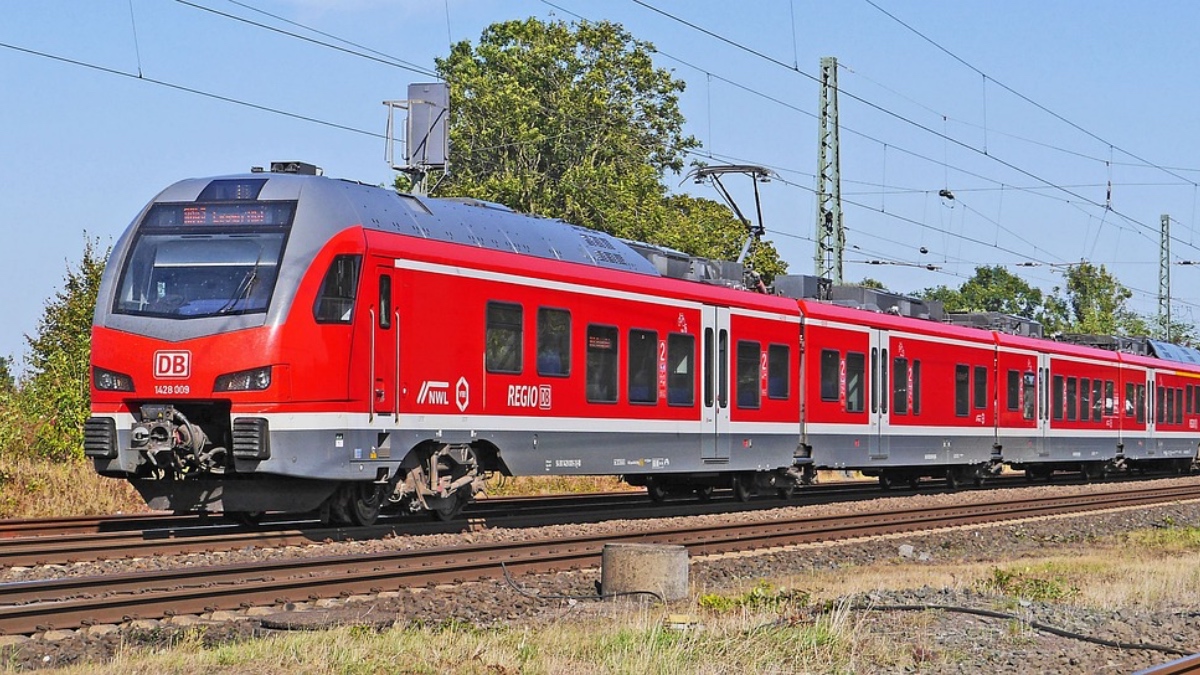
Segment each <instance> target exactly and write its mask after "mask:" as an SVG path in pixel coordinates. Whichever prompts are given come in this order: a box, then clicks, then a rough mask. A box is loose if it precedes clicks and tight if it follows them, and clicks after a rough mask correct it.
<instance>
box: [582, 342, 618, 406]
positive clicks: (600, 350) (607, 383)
mask: <svg viewBox="0 0 1200 675" xmlns="http://www.w3.org/2000/svg"><path fill="white" fill-rule="evenodd" d="M618 339H619V338H618V336H617V329H616V327H614V326H588V329H587V387H586V388H587V400H588V402H589V403H616V402H617V340H618Z"/></svg>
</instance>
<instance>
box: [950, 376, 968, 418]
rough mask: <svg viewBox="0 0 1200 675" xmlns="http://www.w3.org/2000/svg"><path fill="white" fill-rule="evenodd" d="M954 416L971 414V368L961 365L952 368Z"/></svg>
mask: <svg viewBox="0 0 1200 675" xmlns="http://www.w3.org/2000/svg"><path fill="white" fill-rule="evenodd" d="M954 414H955V415H958V416H959V417H966V416H967V415H970V414H971V367H970V366H967V365H963V364H961V363H960V364H958V365H956V366H954Z"/></svg>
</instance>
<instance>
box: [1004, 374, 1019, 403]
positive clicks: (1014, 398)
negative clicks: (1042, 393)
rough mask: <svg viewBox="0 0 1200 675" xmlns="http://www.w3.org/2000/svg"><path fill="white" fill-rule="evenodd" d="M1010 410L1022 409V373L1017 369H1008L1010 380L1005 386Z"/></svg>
mask: <svg viewBox="0 0 1200 675" xmlns="http://www.w3.org/2000/svg"><path fill="white" fill-rule="evenodd" d="M1005 391H1006V393H1007V394H1008V396H1007V401H1008V409H1009V410H1020V409H1021V373H1018V372H1017V371H1015V370H1010V371H1008V382H1007V386H1006V388H1005Z"/></svg>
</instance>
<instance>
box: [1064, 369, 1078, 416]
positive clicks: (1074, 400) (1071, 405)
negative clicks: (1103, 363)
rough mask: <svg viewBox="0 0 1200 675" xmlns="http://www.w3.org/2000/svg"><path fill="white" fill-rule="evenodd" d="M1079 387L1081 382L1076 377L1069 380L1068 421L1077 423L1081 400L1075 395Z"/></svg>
mask: <svg viewBox="0 0 1200 675" xmlns="http://www.w3.org/2000/svg"><path fill="white" fill-rule="evenodd" d="M1078 387H1079V380H1078V379H1077V378H1074V377H1068V378H1067V421H1068V422H1073V421H1075V417H1076V416H1077V415H1078V413H1079V398H1078V397H1077V396H1076V395H1075V392H1076V391H1077V389H1078Z"/></svg>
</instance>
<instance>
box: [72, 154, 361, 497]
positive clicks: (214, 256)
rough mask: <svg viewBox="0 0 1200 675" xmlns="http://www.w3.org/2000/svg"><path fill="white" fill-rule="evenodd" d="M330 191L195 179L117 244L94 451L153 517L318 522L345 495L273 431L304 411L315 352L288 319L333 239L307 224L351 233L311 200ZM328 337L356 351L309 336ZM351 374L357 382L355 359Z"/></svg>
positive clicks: (102, 332) (268, 179) (96, 380)
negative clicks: (304, 377) (263, 515)
mask: <svg viewBox="0 0 1200 675" xmlns="http://www.w3.org/2000/svg"><path fill="white" fill-rule="evenodd" d="M317 181H320V182H321V183H329V182H332V181H330V180H329V179H323V178H318V177H316V176H304V175H285V174H274V173H270V174H267V173H261V174H254V173H252V174H247V175H245V176H234V177H230V178H220V179H193V180H186V181H182V182H180V183H177V184H175V185H173V186H171V187H169V188H167V189H166V190H164V191H163V192H162V193H161V194H159V195H158V197H156V198H155V200H154V201H153V202H151V203H150V204H149V205H148V206H147V207H146V208H145V209H144V210H143V212H142V213H141V214H140V216H139V217H138V219H136V220H135V221H134V223H133V224H132V225H131V226H130V228H129V229H128V230H127V231H126V232H125V234H124V235H123V236H122V237H121V239H120V241H118V243H117V245H116V246H115V248H114V250H113V253H112V256H111V258H110V260H109V263H108V267H107V268H106V270H105V273H104V277H103V280H102V282H101V287H100V292H99V298H98V301H97V308H96V313H95V318H94V325H93V329H92V388H91V396H92V417H91V418H90V419H89V420H88V421H87V423H86V428H85V448H84V449H85V454H86V455H87V456H88V457H90V458H92V459H93V460H94V462H95V466H96V470H97V471H98V472H99V473H101V474H103V475H106V476H112V477H119V478H125V479H128V480H129V481H130V482H131V483H132V484H133V485H134V486H135V487H136V488H137V489H138V491H139V492H140V493H141V494H142V496H143V497H144V498H145V499H146V501H147V502H148V503H149V504H150V506H151V507H153V508H159V509H166V510H174V511H226V512H233V513H238V514H243V515H248V514H254V513H257V512H261V511H265V510H287V511H305V510H310V509H312V508H316V507H317V506H319V505H320V504H321V502H323V501H324V500H325V499H326V498H327V497H328V496H329V493H330V492H331V491H332V490H333V489H334V485H333V483H330V482H328V481H313V480H305V478H311V477H312V476H313V475H320V474H321V472H322V471H321V469H322V467H319V466H314V465H311V464H306V463H297V462H296V461H295V459H294V457H293V458H291V461H287V458H285V457H281V456H280V452H279V450H278V449H275V451H274V453H273V449H272V447H271V437H272V434H271V433H270V432H271V429H270V426H271V420H272V418H279V417H280V416H281V413H289V412H294V411H293V410H289V408H288V406H289V405H294V402H295V397H293V396H292V395H291V393H292V392H291V381H292V379H293V373H292V370H293V368H295V364H294V363H293V362H294V361H295V359H294V358H293V354H292V353H293V352H295V351H297V350H301V351H304V350H305V347H303V346H299V345H296V344H295V342H296V340H295V339H294V338H291V337H289V336H288V333H289V330H288V329H286V328H285V325H286V317H287V316H288V313H289V310H290V308H291V307H292V306H293V304H294V303H295V302H296V296H297V294H298V292H300V290H301V287H302V286H303V284H304V282H305V280H306V279H307V278H308V277H310V276H311V275H307V271H308V270H309V269H310V268H311V267H312V265H313V263H314V259H315V258H317V257H319V254H320V252H321V248H322V246H324V245H325V244H327V243H328V240H329V235H328V233H325V232H317V231H315V226H314V225H312V224H309V225H305V221H306V220H307V221H311V222H312V223H315V222H318V221H320V222H325V223H328V224H329V225H330V226H332V227H333V228H334V230H336V229H337V228H338V227H345V226H346V225H348V224H349V223H345V222H343V223H340V224H339V223H338V221H339V220H343V221H344V220H346V219H349V218H350V216H349V215H347V214H340V215H339V214H331V213H329V208H328V207H327V206H322V205H321V204H320V200H319V199H314V198H313V197H311V196H308V197H305V198H304V199H302V198H301V195H302V194H308V195H313V194H320V192H321V190H320V187H321V186H320V184H318V183H317ZM306 191H307V193H306ZM306 200H307V201H308V202H312V204H310V205H308V206H306ZM335 201H336V200H335ZM313 204H315V205H313ZM351 222H353V221H351ZM350 239H351V240H354V237H351V238H350ZM357 239H358V240H359V241H361V237H358V238H357ZM350 246H351V247H352V248H353V247H354V246H356V244H354V243H353V241H352V243H351V244H350ZM357 246H361V244H357ZM343 259H345V257H343ZM353 272H356V270H354V271H353ZM319 281H320V279H319V278H318V279H317V282H319ZM351 292H352V291H351ZM314 338H316V339H324V340H332V341H333V343H334V347H333V348H334V349H335V350H336V351H340V353H341V354H343V355H344V354H345V353H346V352H347V351H348V350H346V349H338V348H337V347H336V344H337V343H338V342H339V339H338V336H333V337H332V338H331V337H330V336H319V335H318V336H311V335H310V336H306V337H305V339H306V340H312V339H314ZM341 341H342V342H343V343H345V342H348V337H343V338H342V339H341ZM309 347H311V345H310V346H309ZM324 349H325V347H324V346H322V347H320V348H318V349H317V350H316V351H324ZM308 351H312V350H311V348H310V349H308ZM334 360H336V359H334ZM338 366H339V367H337V368H336V370H335V372H336V371H341V372H343V373H344V372H345V369H346V366H347V364H346V363H345V361H344V360H343V361H342V362H341V363H340V364H338ZM334 389H335V390H336V386H335V387H334ZM341 396H342V397H344V396H345V391H344V383H343V391H342V392H341ZM327 473H328V474H329V477H330V478H335V476H334V475H332V474H335V473H337V469H336V468H330V470H329V471H328V472H327Z"/></svg>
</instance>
